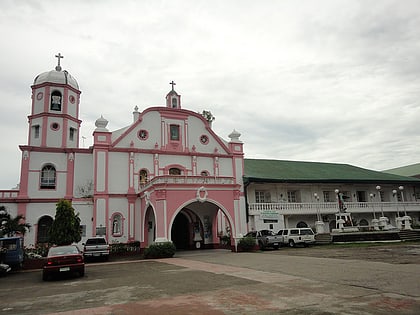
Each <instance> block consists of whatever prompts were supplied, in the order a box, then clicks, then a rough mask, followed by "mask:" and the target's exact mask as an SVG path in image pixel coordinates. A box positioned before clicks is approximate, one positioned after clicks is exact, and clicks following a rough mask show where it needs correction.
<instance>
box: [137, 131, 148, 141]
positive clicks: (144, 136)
mask: <svg viewBox="0 0 420 315" xmlns="http://www.w3.org/2000/svg"><path fill="white" fill-rule="evenodd" d="M137 136H138V137H139V138H140V139H141V140H146V139H147V138H148V137H149V133H148V132H147V130H143V129H142V130H140V131H139V132H138V134H137Z"/></svg>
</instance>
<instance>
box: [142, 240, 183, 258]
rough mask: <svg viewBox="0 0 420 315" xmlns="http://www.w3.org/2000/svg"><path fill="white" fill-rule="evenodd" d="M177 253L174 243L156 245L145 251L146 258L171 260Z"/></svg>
mask: <svg viewBox="0 0 420 315" xmlns="http://www.w3.org/2000/svg"><path fill="white" fill-rule="evenodd" d="M175 251H176V248H175V245H174V244H173V243H172V242H163V243H155V244H152V245H150V246H149V247H147V248H146V249H145V250H144V258H146V259H147V258H170V257H172V256H173V255H175Z"/></svg>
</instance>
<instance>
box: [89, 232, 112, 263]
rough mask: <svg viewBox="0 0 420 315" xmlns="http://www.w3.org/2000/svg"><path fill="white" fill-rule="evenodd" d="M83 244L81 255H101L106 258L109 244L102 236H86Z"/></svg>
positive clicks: (90, 256)
mask: <svg viewBox="0 0 420 315" xmlns="http://www.w3.org/2000/svg"><path fill="white" fill-rule="evenodd" d="M83 245H84V247H83V255H84V256H85V258H92V257H103V258H105V260H108V258H109V245H108V243H107V241H106V239H105V238H104V237H93V238H88V239H87V241H86V243H83Z"/></svg>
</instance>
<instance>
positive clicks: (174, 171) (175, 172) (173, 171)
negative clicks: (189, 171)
mask: <svg viewBox="0 0 420 315" xmlns="http://www.w3.org/2000/svg"><path fill="white" fill-rule="evenodd" d="M169 175H181V170H180V169H179V168H176V167H172V168H170V169H169Z"/></svg>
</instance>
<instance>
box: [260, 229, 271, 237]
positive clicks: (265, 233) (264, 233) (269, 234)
mask: <svg viewBox="0 0 420 315" xmlns="http://www.w3.org/2000/svg"><path fill="white" fill-rule="evenodd" d="M261 235H262V236H271V235H274V233H273V231H270V230H262V231H261Z"/></svg>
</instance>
